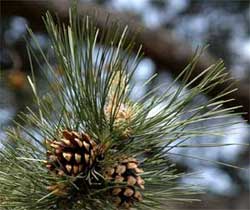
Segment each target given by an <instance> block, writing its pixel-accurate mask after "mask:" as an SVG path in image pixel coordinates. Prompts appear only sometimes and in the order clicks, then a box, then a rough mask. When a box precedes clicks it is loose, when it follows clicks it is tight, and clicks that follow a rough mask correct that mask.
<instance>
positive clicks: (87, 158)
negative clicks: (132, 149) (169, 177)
mask: <svg viewBox="0 0 250 210" xmlns="http://www.w3.org/2000/svg"><path fill="white" fill-rule="evenodd" d="M46 144H47V148H48V150H47V161H46V167H47V169H48V170H49V171H50V172H52V173H54V174H55V175H58V176H65V175H68V176H74V177H77V176H78V175H84V174H85V173H86V172H88V171H89V170H90V169H91V168H93V167H95V165H96V163H97V162H96V159H97V157H98V156H100V155H103V154H99V153H100V146H99V145H98V144H97V143H96V142H95V141H94V140H93V139H91V138H90V137H89V136H88V135H87V134H86V133H79V132H75V131H69V130H63V131H61V133H60V134H59V139H54V140H47V141H46ZM102 152H103V151H102ZM102 173H103V177H104V180H105V181H108V182H110V183H112V186H113V188H112V190H111V191H109V194H110V195H111V196H112V197H113V201H114V204H115V205H116V206H117V207H118V208H125V209H129V208H130V207H132V206H133V204H134V203H135V202H140V201H142V194H141V192H140V189H144V180H143V179H142V178H141V176H140V174H141V173H143V170H142V169H140V168H139V162H138V161H137V160H136V159H135V158H132V157H124V158H120V159H118V160H117V161H115V163H114V165H112V166H108V167H106V168H104V169H102ZM48 190H50V191H53V192H54V194H56V195H58V196H65V195H66V194H67V192H66V187H65V186H63V185H57V184H55V185H51V186H48Z"/></svg>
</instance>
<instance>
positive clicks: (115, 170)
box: [104, 158, 144, 209]
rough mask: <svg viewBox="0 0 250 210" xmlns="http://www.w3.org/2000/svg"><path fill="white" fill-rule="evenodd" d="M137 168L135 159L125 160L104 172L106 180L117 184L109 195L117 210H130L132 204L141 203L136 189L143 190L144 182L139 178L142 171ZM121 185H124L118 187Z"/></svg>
mask: <svg viewBox="0 0 250 210" xmlns="http://www.w3.org/2000/svg"><path fill="white" fill-rule="evenodd" d="M138 166H139V163H138V161H137V160H136V159H135V158H125V159H123V160H121V161H119V162H118V163H117V164H115V165H114V167H108V168H107V169H106V170H105V171H104V178H105V179H106V180H110V181H113V182H115V183H117V185H116V186H115V187H114V188H113V189H112V191H111V195H112V196H114V204H115V205H116V206H117V207H118V208H125V209H130V207H132V206H133V203H134V202H138V201H142V194H141V193H140V191H139V190H138V189H137V188H136V187H139V188H141V189H144V180H143V179H142V178H141V176H140V174H141V173H143V170H142V169H140V168H139V167H138ZM122 183H126V185H125V186H119V184H122Z"/></svg>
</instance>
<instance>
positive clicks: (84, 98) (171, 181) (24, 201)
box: [0, 5, 238, 210]
mask: <svg viewBox="0 0 250 210" xmlns="http://www.w3.org/2000/svg"><path fill="white" fill-rule="evenodd" d="M75 6H76V5H75ZM76 14H77V11H76V7H73V8H72V9H71V10H70V13H69V17H70V19H69V25H65V24H64V23H55V22H54V20H53V17H52V16H51V15H50V13H47V14H46V16H45V17H44V23H45V26H46V29H47V32H48V34H49V37H50V41H51V49H52V50H53V52H54V56H55V60H56V62H55V63H50V62H49V60H48V58H47V55H46V54H45V53H44V52H43V51H42V49H41V48H40V46H39V44H38V41H37V40H36V39H35V36H34V35H33V33H32V31H31V30H30V31H29V33H30V36H31V37H32V39H33V40H34V43H35V44H34V45H35V46H34V45H31V44H29V43H28V52H29V53H28V54H29V58H30V60H31V68H32V67H33V65H32V62H34V61H35V62H37V63H38V64H39V65H40V66H41V68H42V67H44V64H46V66H47V68H42V69H44V77H45V78H46V81H47V83H48V89H45V90H40V89H39V88H38V87H37V83H36V81H35V77H34V75H32V76H31V77H29V78H28V79H29V82H30V85H31V89H32V91H33V93H34V99H35V104H36V107H37V110H35V109H31V108H27V109H28V112H29V113H28V114H27V113H20V119H21V120H22V121H23V123H22V122H16V128H15V129H14V130H13V129H9V130H7V131H6V132H7V136H8V139H7V140H5V141H3V144H4V148H3V149H2V150H1V151H0V160H1V162H0V196H1V200H0V207H2V208H5V209H25V210H29V209H43V210H44V209H48V210H49V209H67V210H68V209H79V210H80V209H86V210H87V209H88V210H89V209H117V208H118V209H124V208H125V209H130V208H137V209H162V205H163V204H164V203H165V201H167V202H168V203H170V202H181V201H195V200H196V199H195V194H196V193H200V190H199V189H197V188H196V187H194V186H189V187H187V186H184V187H181V186H179V185H178V180H179V179H181V178H182V177H183V176H185V175H186V174H180V173H178V172H177V171H176V169H175V165H174V164H172V163H171V162H170V161H169V160H168V158H167V157H168V155H171V154H173V153H172V152H171V150H172V149H173V148H176V147H179V146H180V147H182V146H183V144H182V143H184V142H185V143H186V144H185V146H187V144H188V142H187V141H188V140H190V139H191V138H193V137H199V136H205V135H221V133H220V132H219V131H218V130H217V129H218V128H220V127H223V126H224V125H225V124H224V123H221V122H219V121H217V120H216V119H227V118H229V117H231V116H234V115H236V114H235V112H234V110H235V109H237V108H238V107H232V108H223V105H224V104H225V103H228V102H229V101H230V100H226V101H225V100H224V99H223V96H225V95H228V94H230V93H231V92H232V91H234V89H231V87H228V89H225V90H223V91H221V92H220V93H218V95H216V96H215V97H214V98H211V99H210V100H208V101H206V102H203V103H202V104H197V105H196V106H194V107H189V105H190V104H191V102H192V101H193V99H194V98H195V97H198V96H199V95H200V94H203V93H208V92H210V91H213V90H214V89H215V88H216V87H217V85H218V84H222V83H224V82H225V81H226V80H228V75H227V73H225V71H224V70H225V68H224V65H223V62H222V61H218V62H217V63H215V64H213V65H211V66H210V67H209V68H207V69H205V70H204V71H203V73H202V74H200V75H197V76H196V77H195V78H193V79H190V75H191V74H192V72H193V71H194V69H195V66H196V65H197V62H198V61H199V59H200V55H201V53H202V52H203V50H197V52H196V54H194V56H193V58H192V60H191V61H190V63H189V64H188V65H187V67H186V68H185V69H184V71H183V72H182V73H181V74H180V75H179V76H178V77H177V78H176V80H175V81H174V82H173V84H169V86H168V88H167V90H166V92H165V93H164V94H162V95H158V94H157V91H158V88H155V89H154V90H152V91H150V92H148V93H147V94H146V95H145V96H144V97H142V98H141V99H139V100H137V101H133V100H132V99H131V91H132V89H133V86H132V85H131V81H132V78H133V75H134V72H135V71H136V67H137V65H138V63H139V61H140V58H141V47H139V48H137V51H136V52H137V53H136V54H134V53H133V52H135V49H134V47H136V46H135V45H134V42H133V39H130V37H128V36H127V33H128V28H127V27H125V28H120V27H118V25H117V23H113V25H112V26H111V27H110V28H111V29H109V30H107V31H100V29H99V28H98V27H97V26H96V25H95V24H94V21H93V18H94V17H89V16H88V17H86V18H85V19H81V18H79V17H78V16H77V15H76ZM107 22H108V20H107ZM97 37H99V38H100V40H99V42H98V43H97ZM34 48H37V49H39V52H40V55H39V56H38V55H37V53H36V51H34ZM39 57H42V58H43V62H41V61H40V59H38V58H39ZM56 69H57V70H58V69H59V70H60V71H59V74H58V71H56ZM32 72H33V71H32ZM154 78H155V77H152V78H149V80H148V81H147V82H146V83H145V86H147V85H149V84H150V83H151V82H152V81H153V80H154ZM176 84H181V85H179V86H178V88H177V89H173V88H172V86H173V85H176ZM207 120H211V121H213V124H211V125H209V126H208V127H202V124H201V122H204V121H207ZM234 123H237V122H232V124H234ZM194 126H195V127H194ZM215 131H216V132H215ZM179 140H181V141H179ZM191 146H192V145H191ZM196 146H197V145H196ZM198 146H199V145H198ZM200 146H204V145H200ZM217 146H225V145H219V144H217ZM221 164H223V163H221ZM224 165H225V164H224Z"/></svg>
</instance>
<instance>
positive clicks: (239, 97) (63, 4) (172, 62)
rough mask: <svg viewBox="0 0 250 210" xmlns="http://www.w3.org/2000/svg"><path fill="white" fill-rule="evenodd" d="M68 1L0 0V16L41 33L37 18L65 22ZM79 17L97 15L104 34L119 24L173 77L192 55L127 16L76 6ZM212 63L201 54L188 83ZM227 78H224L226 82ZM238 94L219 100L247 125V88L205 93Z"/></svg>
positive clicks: (163, 33) (158, 31)
mask: <svg viewBox="0 0 250 210" xmlns="http://www.w3.org/2000/svg"><path fill="white" fill-rule="evenodd" d="M68 9H69V1H67V0H33V1H31V0H28V1H27V0H18V1H17V0H13V1H8V0H5V1H4V0H1V15H3V16H14V15H19V16H23V17H25V18H27V20H28V21H29V23H30V27H31V28H32V30H33V31H44V29H45V28H44V25H43V22H42V18H41V16H42V15H44V14H45V12H46V11H47V10H50V11H53V12H55V13H56V14H57V16H58V17H59V18H60V20H62V21H64V22H66V21H68ZM78 11H79V14H80V15H82V16H86V15H93V14H98V15H96V16H95V18H96V23H97V25H98V26H99V27H100V29H102V30H104V29H107V28H109V27H111V24H110V23H111V22H114V21H119V24H120V26H121V27H125V26H126V25H128V26H129V33H128V34H129V37H130V38H132V36H133V35H134V34H135V33H137V36H136V39H135V42H136V46H137V47H139V45H141V44H142V46H143V51H144V54H145V56H147V57H149V58H151V59H152V60H153V61H154V62H155V63H156V65H157V66H160V67H161V68H160V69H167V70H169V71H171V73H172V74H173V75H178V74H179V73H180V72H181V71H182V70H183V69H184V67H185V66H186V65H187V64H188V63H189V60H190V58H191V57H192V55H193V51H192V49H191V47H190V46H188V44H186V43H185V42H183V41H181V40H178V39H177V38H176V37H174V35H173V34H171V32H170V31H168V30H166V29H149V28H145V27H144V26H143V25H142V24H141V23H140V22H138V21H137V20H135V19H133V18H128V15H126V14H122V13H117V12H110V11H107V10H106V9H104V8H102V7H100V6H97V5H93V4H83V3H80V4H79V5H78ZM107 16H109V22H108V23H109V24H107V23H106V18H107ZM214 62H215V59H214V58H212V57H211V56H210V55H209V54H207V53H204V54H203V55H202V57H201V58H200V60H199V62H198V63H197V66H196V68H195V69H194V71H193V73H192V75H191V78H190V80H192V79H193V78H194V77H196V76H197V75H199V74H200V73H201V72H202V71H203V70H204V69H206V68H207V67H208V66H209V65H211V64H212V63H214ZM229 77H230V76H228V78H229ZM232 83H235V84H233V86H232V88H237V89H238V90H237V91H235V92H232V93H230V94H228V95H226V96H224V97H223V99H224V100H228V99H235V100H234V101H231V102H230V103H225V105H224V106H225V107H232V106H239V105H242V108H241V109H239V110H238V111H241V112H244V114H242V116H243V117H244V118H245V119H246V120H248V122H250V116H249V114H248V112H249V110H250V109H249V101H250V86H249V85H247V84H240V83H239V82H236V81H235V80H233V79H231V80H229V81H227V82H225V83H223V84H220V85H218V86H217V89H215V90H214V91H213V92H210V93H208V96H212V97H213V96H216V95H217V94H218V92H220V91H223V90H225V89H226V88H227V87H228V86H230V85H232Z"/></svg>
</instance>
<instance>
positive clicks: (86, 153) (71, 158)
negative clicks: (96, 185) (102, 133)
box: [46, 130, 97, 176]
mask: <svg viewBox="0 0 250 210" xmlns="http://www.w3.org/2000/svg"><path fill="white" fill-rule="evenodd" d="M46 143H47V145H48V151H47V158H48V160H47V164H46V167H47V168H48V169H49V170H50V171H53V172H55V173H56V174H58V175H65V174H66V175H70V176H76V175H78V174H80V173H84V172H86V171H87V170H89V169H90V168H91V167H92V166H93V163H94V161H95V158H96V152H95V151H96V147H97V144H96V143H95V141H94V140H92V139H91V138H90V137H89V136H88V135H87V134H85V133H78V132H75V131H68V130H63V131H62V132H61V137H60V139H59V140H52V141H50V140H49V141H46Z"/></svg>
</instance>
